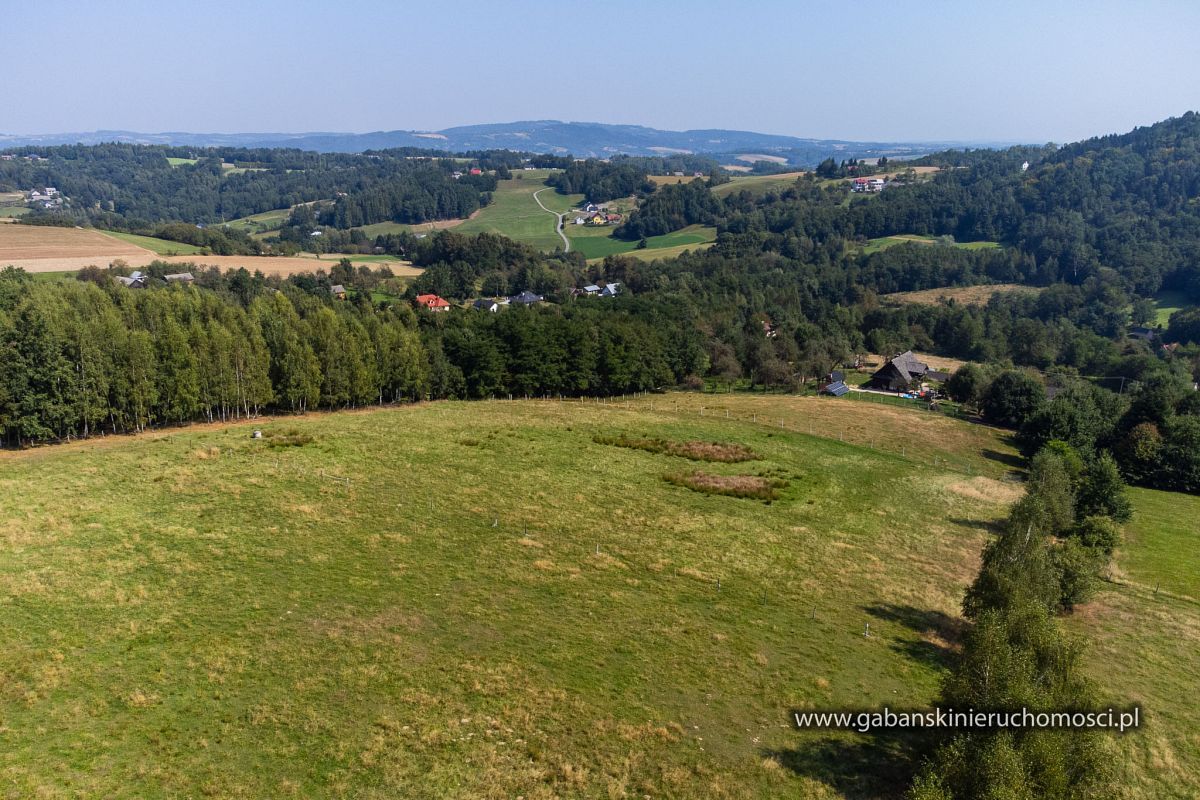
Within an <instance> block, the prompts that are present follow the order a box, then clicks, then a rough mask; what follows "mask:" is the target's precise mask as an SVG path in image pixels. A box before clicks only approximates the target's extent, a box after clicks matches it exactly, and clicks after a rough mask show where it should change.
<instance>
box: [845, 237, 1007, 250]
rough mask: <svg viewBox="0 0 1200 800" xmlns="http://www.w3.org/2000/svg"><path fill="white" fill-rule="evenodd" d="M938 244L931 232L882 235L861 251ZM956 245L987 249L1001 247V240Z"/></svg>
mask: <svg viewBox="0 0 1200 800" xmlns="http://www.w3.org/2000/svg"><path fill="white" fill-rule="evenodd" d="M909 243H913V244H930V245H933V244H937V243H938V237H936V236H932V235H929V234H916V233H906V234H900V235H897V236H882V237H880V238H878V239H868V240H867V243H866V245H864V246H863V247H861V248H860V252H862V253H863V254H865V255H870V254H871V253H878V252H879V251H880V250H886V249H888V248H889V247H895V246H896V245H900V244H909ZM953 246H954V247H959V248H962V249H963V250H987V249H991V248H997V247H1000V243H999V242H955V243H954V244H953Z"/></svg>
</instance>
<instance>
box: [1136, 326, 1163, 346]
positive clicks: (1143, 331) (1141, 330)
mask: <svg viewBox="0 0 1200 800" xmlns="http://www.w3.org/2000/svg"><path fill="white" fill-rule="evenodd" d="M1129 338H1130V339H1138V340H1140V341H1143V342H1153V341H1154V340H1155V339H1157V338H1158V331H1157V330H1155V329H1154V328H1147V327H1146V326H1144V325H1139V326H1137V327H1136V328H1130V329H1129Z"/></svg>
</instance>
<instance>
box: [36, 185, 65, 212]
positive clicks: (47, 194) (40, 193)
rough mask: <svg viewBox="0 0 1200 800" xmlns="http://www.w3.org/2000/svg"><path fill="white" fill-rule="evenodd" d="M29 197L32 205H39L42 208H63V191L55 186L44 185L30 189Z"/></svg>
mask: <svg viewBox="0 0 1200 800" xmlns="http://www.w3.org/2000/svg"><path fill="white" fill-rule="evenodd" d="M27 197H28V201H29V204H30V205H34V206H39V207H41V208H47V209H52V208H62V204H63V196H62V193H61V192H59V191H58V189H55V188H54V187H53V186H44V187H41V188H38V189H30V190H29V191H28V192H27Z"/></svg>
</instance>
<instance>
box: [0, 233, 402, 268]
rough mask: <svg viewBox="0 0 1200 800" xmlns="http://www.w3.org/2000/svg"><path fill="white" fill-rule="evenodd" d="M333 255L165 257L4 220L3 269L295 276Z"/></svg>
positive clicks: (0, 239)
mask: <svg viewBox="0 0 1200 800" xmlns="http://www.w3.org/2000/svg"><path fill="white" fill-rule="evenodd" d="M341 257H342V256H341V255H338V254H327V255H325V256H324V257H322V258H317V257H316V256H314V255H304V256H296V257H291V258H285V257H282V256H201V255H183V256H162V255H158V254H157V253H153V252H151V251H149V250H146V249H144V248H141V247H138V246H137V245H134V244H130V243H129V242H125V241H122V240H120V239H117V238H115V237H112V236H107V235H105V234H103V233H100V232H99V231H94V230H86V229H83V228H55V227H44V226H33V225H0V268H2V267H7V266H13V267H19V268H21V269H23V270H25V271H26V272H73V271H75V270H78V269H82V268H84V267H90V266H97V267H107V266H111V265H112V264H113V263H114V262H116V261H122V262H124V263H125V264H126V265H127V266H130V267H145V266H147V265H148V264H150V263H151V262H152V261H165V262H167V263H170V264H202V265H205V266H213V267H220V268H221V269H237V268H238V267H245V268H246V269H248V270H250V271H251V272H254V271H260V272H262V273H263V274H264V275H293V274H296V273H302V272H315V271H316V270H318V269H324V270H329V269H330V268H331V267H333V265H334V264H336V263H337V261H338V259H339V258H341ZM347 257H348V258H349V259H350V260H351V262H353V263H354V264H355V265H356V266H357V265H360V264H365V265H367V266H370V267H377V266H380V265H381V264H383V263H386V264H387V265H388V266H389V267H390V268H391V270H392V272H394V273H395V274H396V275H399V276H413V275H420V274H421V270H420V269H418V268H416V267H413V266H412V265H411V264H409V263H408V262H403V261H388V262H380V261H379V259H378V258H374V257H371V256H355V255H351V256H347Z"/></svg>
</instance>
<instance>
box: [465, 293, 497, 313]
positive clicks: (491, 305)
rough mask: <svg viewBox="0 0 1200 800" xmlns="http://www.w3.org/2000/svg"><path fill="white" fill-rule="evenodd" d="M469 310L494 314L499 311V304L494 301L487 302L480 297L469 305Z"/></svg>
mask: <svg viewBox="0 0 1200 800" xmlns="http://www.w3.org/2000/svg"><path fill="white" fill-rule="evenodd" d="M471 308H474V309H476V310H477V311H490V312H492V313H493V314H495V313H496V312H497V311H499V310H500V304H499V303H497V302H496V301H495V300H488V299H487V298H485V297H481V298H479V299H478V300H476V301H475V302H474V303H472V304H471Z"/></svg>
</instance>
